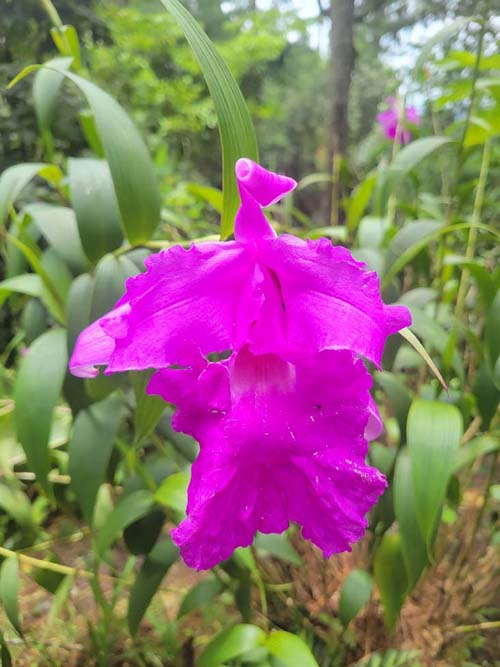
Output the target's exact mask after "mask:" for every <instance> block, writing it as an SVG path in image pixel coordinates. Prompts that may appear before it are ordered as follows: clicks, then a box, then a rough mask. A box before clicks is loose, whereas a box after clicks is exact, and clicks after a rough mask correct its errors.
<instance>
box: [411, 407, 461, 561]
mask: <svg viewBox="0 0 500 667" xmlns="http://www.w3.org/2000/svg"><path fill="white" fill-rule="evenodd" d="M462 431H463V424H462V416H461V414H460V412H459V411H458V409H457V408H456V407H455V406H454V405H450V404H447V403H440V402H438V401H425V400H422V399H418V400H416V401H414V402H413V404H412V406H411V408H410V412H409V415H408V427H407V442H408V451H409V455H410V461H411V471H412V479H413V489H414V493H415V504H416V513H417V517H418V523H419V526H420V530H421V532H422V536H423V538H424V542H425V545H426V548H427V553H428V554H429V556H431V554H432V543H433V539H434V536H435V531H436V527H437V522H438V520H439V516H440V513H441V506H442V503H443V501H444V498H445V495H446V488H447V486H448V482H449V479H450V476H451V474H452V472H453V469H454V466H455V458H456V455H457V451H458V447H459V445H460V438H461V437H462Z"/></svg>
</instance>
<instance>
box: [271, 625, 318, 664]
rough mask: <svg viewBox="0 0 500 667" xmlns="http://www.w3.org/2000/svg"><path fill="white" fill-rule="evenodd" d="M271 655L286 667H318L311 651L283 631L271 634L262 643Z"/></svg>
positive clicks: (298, 638)
mask: <svg viewBox="0 0 500 667" xmlns="http://www.w3.org/2000/svg"><path fill="white" fill-rule="evenodd" d="M264 645H265V647H266V648H267V650H268V651H269V653H270V654H271V655H273V656H274V657H276V658H278V660H279V661H280V664H281V663H283V666H285V665H286V667H297V666H298V665H300V667H318V663H317V662H316V660H315V659H314V656H313V654H312V653H311V649H310V648H309V646H307V644H306V643H305V642H304V641H303V640H302V639H301V638H300V637H297V635H293V634H292V633H291V632H285V631H284V630H277V631H276V632H271V634H270V635H269V636H268V637H267V639H266V640H265V642H264Z"/></svg>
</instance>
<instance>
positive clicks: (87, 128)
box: [75, 109, 121, 235]
mask: <svg viewBox="0 0 500 667" xmlns="http://www.w3.org/2000/svg"><path fill="white" fill-rule="evenodd" d="M80 125H81V126H82V130H83V134H84V135H85V139H86V140H87V143H88V145H89V146H90V148H91V149H92V151H93V152H94V153H95V154H96V156H97V157H98V158H102V159H104V157H105V156H104V148H103V147H102V141H101V138H100V137H99V133H98V132H97V127H96V124H95V118H94V114H93V113H92V111H90V109H83V110H82V111H80ZM75 159H76V158H75ZM84 159H85V158H84ZM108 170H109V167H108ZM108 177H109V178H111V176H110V174H109V172H108ZM112 182H113V181H111V183H112ZM113 192H114V189H113ZM115 196H116V195H115ZM116 206H117V208H118V203H117V204H116ZM119 222H120V218H119V213H118V224H119ZM120 235H121V229H120Z"/></svg>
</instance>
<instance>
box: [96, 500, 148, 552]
mask: <svg viewBox="0 0 500 667" xmlns="http://www.w3.org/2000/svg"><path fill="white" fill-rule="evenodd" d="M153 502H154V499H153V496H152V495H151V493H150V492H149V491H145V490H143V489H141V490H139V491H135V492H134V493H131V494H130V495H129V496H127V497H126V498H124V499H123V500H120V501H119V502H118V504H117V505H116V507H115V508H114V510H113V511H112V512H111V514H110V515H109V517H108V518H107V520H106V521H105V523H104V525H103V526H102V528H101V529H100V531H99V534H98V535H97V540H96V551H97V553H98V554H99V555H101V556H102V555H103V554H104V552H105V551H106V550H107V549H109V547H110V546H111V545H112V544H113V542H114V541H115V540H116V539H117V538H118V537H119V536H120V534H121V533H122V532H123V529H124V528H126V527H127V526H128V525H130V524H131V523H133V522H134V521H137V519H139V518H140V517H141V516H144V515H145V514H146V513H147V512H148V511H149V510H150V509H151V507H152V506H153Z"/></svg>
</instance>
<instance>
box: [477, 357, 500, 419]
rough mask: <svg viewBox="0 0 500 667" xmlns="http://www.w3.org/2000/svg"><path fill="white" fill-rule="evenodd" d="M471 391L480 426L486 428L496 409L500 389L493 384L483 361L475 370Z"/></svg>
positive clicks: (487, 367)
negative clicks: (474, 398) (474, 399)
mask: <svg viewBox="0 0 500 667" xmlns="http://www.w3.org/2000/svg"><path fill="white" fill-rule="evenodd" d="M472 391H473V393H474V396H475V397H476V403H477V410H478V412H479V415H480V417H481V424H482V427H483V429H484V430H486V429H488V428H489V425H490V422H491V420H492V419H493V417H494V416H495V415H496V412H497V410H498V404H499V401H500V390H499V389H498V387H497V386H496V385H495V381H494V377H493V374H492V372H491V370H490V367H489V365H488V364H487V363H486V362H485V361H483V363H482V364H481V365H480V366H479V368H478V370H477V371H476V376H475V378H474V383H473V385H472Z"/></svg>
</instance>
